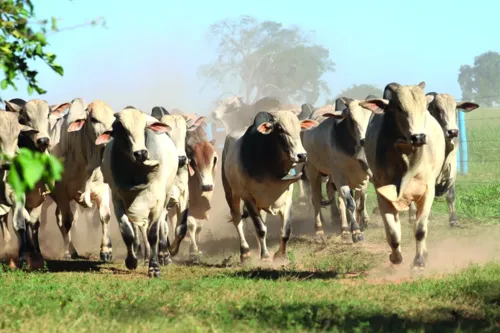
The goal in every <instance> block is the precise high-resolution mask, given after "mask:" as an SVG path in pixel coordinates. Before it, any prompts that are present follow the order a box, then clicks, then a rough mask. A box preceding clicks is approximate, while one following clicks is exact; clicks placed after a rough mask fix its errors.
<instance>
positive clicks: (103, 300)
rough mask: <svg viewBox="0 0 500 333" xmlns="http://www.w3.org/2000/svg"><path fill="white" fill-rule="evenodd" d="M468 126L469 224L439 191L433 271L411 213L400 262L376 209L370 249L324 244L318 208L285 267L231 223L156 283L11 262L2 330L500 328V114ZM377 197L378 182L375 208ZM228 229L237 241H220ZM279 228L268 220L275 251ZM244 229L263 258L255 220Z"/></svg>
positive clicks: (121, 269)
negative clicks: (196, 257)
mask: <svg viewBox="0 0 500 333" xmlns="http://www.w3.org/2000/svg"><path fill="white" fill-rule="evenodd" d="M496 117H498V118H499V119H496ZM479 118H484V120H475V119H479ZM485 118H488V119H485ZM489 118H493V119H489ZM467 121H468V126H469V127H468V133H467V134H468V140H470V142H469V160H470V161H469V168H470V170H469V175H467V176H460V178H459V180H458V185H457V213H458V215H459V218H460V220H461V222H462V223H463V225H464V228H460V229H450V228H449V226H448V222H447V221H448V220H447V207H446V204H445V202H444V199H443V198H438V199H437V200H436V202H435V205H434V210H433V216H432V219H431V221H430V223H429V237H428V248H429V259H428V261H427V267H426V270H425V272H419V273H415V272H412V271H411V269H410V267H409V263H411V262H412V260H413V256H414V251H415V250H414V248H415V243H414V238H413V236H412V230H411V227H410V226H409V224H408V222H407V219H406V218H405V217H403V218H402V229H403V241H402V246H403V255H404V262H403V264H402V265H401V266H399V267H393V266H392V265H390V264H389V260H388V254H389V249H388V246H387V245H386V243H385V235H384V231H383V228H382V227H381V221H380V218H379V217H378V216H371V219H372V220H371V223H370V228H369V229H368V230H367V232H366V233H365V238H366V241H365V243H364V244H356V245H346V244H342V243H340V242H339V240H338V237H336V236H335V235H334V234H333V233H332V231H333V230H334V229H333V228H332V227H331V226H330V225H326V226H325V227H326V230H327V234H328V235H329V238H328V240H327V241H326V243H321V242H319V241H317V240H316V238H315V237H314V236H313V226H312V219H311V212H310V211H307V209H306V208H302V207H297V208H296V209H295V210H294V222H293V228H294V233H293V238H292V240H291V241H290V253H289V257H290V258H289V259H290V262H289V264H288V265H286V266H273V264H271V263H260V262H259V261H258V260H257V258H253V260H252V261H251V262H250V263H249V264H248V265H245V266H241V265H239V264H238V260H237V259H238V253H237V250H238V242H237V240H235V239H234V234H235V231H234V230H232V229H231V228H233V227H232V226H231V225H230V224H227V223H226V222H225V221H224V222H223V223H224V224H218V225H216V226H215V227H209V228H211V229H210V231H209V233H208V236H206V237H205V239H206V241H205V242H204V243H202V244H201V249H202V250H203V251H204V256H203V257H202V259H201V261H200V262H199V263H196V264H188V263H186V262H185V260H183V259H185V254H186V248H187V244H186V243H188V242H189V241H188V240H187V239H185V241H184V242H183V249H182V250H183V253H181V255H180V258H179V260H178V261H177V262H176V263H175V264H173V265H170V266H168V267H166V268H163V269H162V274H163V275H162V277H161V279H157V280H150V279H148V278H147V277H146V276H147V274H146V269H145V267H143V266H140V267H139V268H138V269H137V271H128V270H127V269H126V268H125V266H124V264H123V260H122V258H121V259H117V260H116V262H115V263H112V264H101V263H99V262H97V261H93V260H87V261H67V262H64V261H59V260H52V261H50V260H49V261H48V262H47V265H46V268H45V269H44V270H43V271H42V272H32V273H27V272H23V271H11V270H10V269H8V268H7V266H1V268H0V269H1V271H0V286H1V289H0V309H1V310H0V331H5V332H14V331H15V332H63V331H64V332H66V331H67V332H151V331H161V332H165V331H168V332H170V331H171V332H275V331H294V332H300V331H311V330H313V331H338V332H344V331H347V332H407V331H408V332H500V261H498V259H499V257H500V242H499V241H498V239H499V237H500V223H499V217H500V199H499V198H500V168H499V166H500V158H497V157H496V156H495V153H494V152H495V150H496V149H500V139H497V138H496V135H495V133H496V131H495V129H496V128H497V126H498V125H500V111H496V110H495V111H492V110H477V111H474V112H472V113H470V114H468V115H467ZM497 160H498V161H497ZM373 194H374V193H373V190H372V189H370V194H369V207H368V212H369V213H371V211H372V209H373V207H374V195H373ZM222 204H223V203H222V202H221V205H222ZM325 216H326V217H328V216H329V214H327V212H326V210H325ZM327 221H328V220H327ZM208 224H210V222H209V223H208ZM248 224H250V223H248ZM226 225H227V226H226ZM222 227H224V228H228V229H229V231H230V232H229V233H228V234H231V235H233V237H225V236H224V237H222V236H221V237H218V236H217V235H219V233H218V228H222ZM278 229H279V223H278V221H277V220H276V219H273V218H269V242H268V244H269V246H270V250H271V251H274V250H276V249H277V247H278V239H277V236H278ZM245 230H246V234H247V235H248V236H247V237H248V239H249V242H250V246H251V247H252V250H253V255H254V257H255V256H256V255H257V248H256V246H255V244H256V242H255V241H253V242H251V240H252V239H251V238H252V236H251V235H252V234H253V233H254V232H253V227H252V226H250V225H247V226H246V227H245ZM231 232H232V233H231ZM115 235H116V233H115V234H114V235H113V237H114V238H113V240H114V242H115V245H116V244H117V243H118V242H119V241H120V242H121V240H119V238H117V237H115ZM118 237H119V236H118ZM42 250H43V247H42ZM94 254H95V253H94Z"/></svg>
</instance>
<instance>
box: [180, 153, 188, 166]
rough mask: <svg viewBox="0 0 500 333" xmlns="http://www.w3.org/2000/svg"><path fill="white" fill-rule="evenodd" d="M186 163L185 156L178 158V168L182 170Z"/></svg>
mask: <svg viewBox="0 0 500 333" xmlns="http://www.w3.org/2000/svg"><path fill="white" fill-rule="evenodd" d="M186 161H187V157H186V156H179V168H182V167H183V166H185V165H186Z"/></svg>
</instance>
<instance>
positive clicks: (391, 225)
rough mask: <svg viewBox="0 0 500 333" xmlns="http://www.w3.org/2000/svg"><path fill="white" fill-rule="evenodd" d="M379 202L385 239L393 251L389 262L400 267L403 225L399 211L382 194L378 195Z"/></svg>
mask: <svg viewBox="0 0 500 333" xmlns="http://www.w3.org/2000/svg"><path fill="white" fill-rule="evenodd" d="M377 201H378V206H379V209H380V214H381V215H382V220H383V221H384V228H385V237H386V239H387V243H388V244H389V246H390V247H391V250H392V253H391V254H390V255H389V260H390V261H391V263H393V264H395V265H399V264H401V263H402V262H403V255H402V254H401V223H400V222H399V214H398V211H397V210H396V209H395V208H394V207H393V206H392V204H391V203H390V202H388V201H386V199H384V198H383V197H382V196H381V195H380V194H377Z"/></svg>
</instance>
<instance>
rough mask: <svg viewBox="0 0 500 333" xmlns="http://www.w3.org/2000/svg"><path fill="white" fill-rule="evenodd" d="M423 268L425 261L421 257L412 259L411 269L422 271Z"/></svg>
mask: <svg viewBox="0 0 500 333" xmlns="http://www.w3.org/2000/svg"><path fill="white" fill-rule="evenodd" d="M424 267H425V260H424V257H423V256H419V255H417V256H415V259H413V268H415V269H423V268H424Z"/></svg>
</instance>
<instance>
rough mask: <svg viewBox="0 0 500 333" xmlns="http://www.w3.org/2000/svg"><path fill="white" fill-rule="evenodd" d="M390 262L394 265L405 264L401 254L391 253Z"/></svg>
mask: <svg viewBox="0 0 500 333" xmlns="http://www.w3.org/2000/svg"><path fill="white" fill-rule="evenodd" d="M389 260H390V261H391V263H393V264H394V265H399V264H401V263H402V262H403V256H402V255H401V253H399V252H398V253H391V254H390V255H389Z"/></svg>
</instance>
